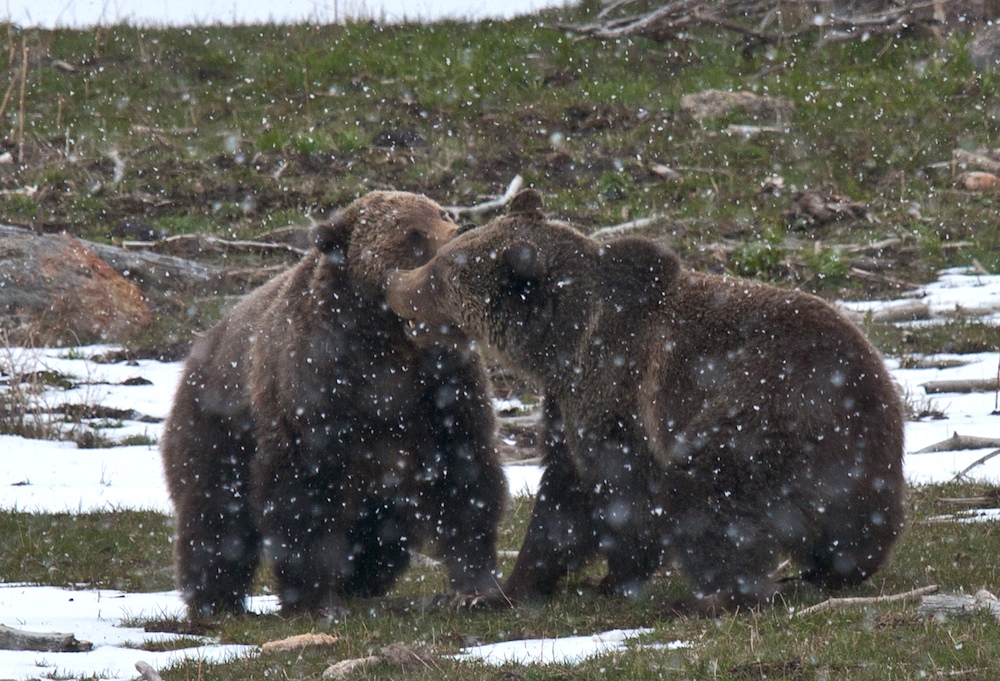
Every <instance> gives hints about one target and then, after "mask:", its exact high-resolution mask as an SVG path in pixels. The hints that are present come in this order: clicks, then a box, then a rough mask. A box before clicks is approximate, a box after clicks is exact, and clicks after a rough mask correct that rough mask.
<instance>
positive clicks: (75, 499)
mask: <svg viewBox="0 0 1000 681" xmlns="http://www.w3.org/2000/svg"><path fill="white" fill-rule="evenodd" d="M923 294H924V295H923V298H922V300H923V301H924V302H925V303H927V304H928V306H929V308H930V309H931V311H932V313H934V314H936V315H943V314H944V313H946V312H947V311H949V310H953V309H954V308H955V306H956V305H960V306H961V307H962V308H963V309H982V310H986V309H989V310H1000V277H986V276H976V275H966V274H961V273H959V272H957V271H949V272H946V273H944V274H943V276H942V278H941V280H940V281H939V282H937V283H936V284H934V285H931V286H928V287H927V289H926V290H925V291H924V292H923ZM890 304H892V303H889V302H881V303H858V304H850V305H849V306H850V307H853V308H855V309H877V308H879V307H880V306H881V307H884V306H886V305H890ZM845 305H846V304H845ZM984 318H986V319H989V320H990V321H991V322H994V323H997V322H1000V315H998V314H997V313H996V312H995V311H994V312H993V313H991V314H988V315H987V316H985V317H984ZM911 323H941V322H940V321H937V322H935V321H929V322H926V321H925V322H911ZM105 350H107V348H94V347H88V348H77V349H73V350H72V351H67V350H65V349H63V350H57V349H49V350H44V351H39V352H38V353H37V354H36V355H34V356H32V357H30V358H21V359H18V358H14V359H15V361H18V362H21V363H22V364H23V363H30V362H36V363H40V364H41V365H43V366H44V367H46V368H48V369H50V370H53V371H56V372H59V373H60V374H62V375H65V376H73V377H76V378H77V380H78V381H79V385H78V386H77V387H75V388H73V389H71V390H69V391H61V390H60V391H52V392H51V393H49V394H48V395H46V396H44V397H43V399H44V400H48V402H47V403H48V404H51V405H56V404H60V403H63V402H74V401H75V402H79V403H85V404H94V403H98V404H101V405H103V406H105V407H113V408H116V409H124V410H132V411H133V412H134V414H130V415H129V418H127V419H126V420H124V421H123V422H122V425H121V427H120V428H103V429H102V430H101V431H100V432H101V433H102V434H104V435H106V436H109V437H112V438H114V439H116V440H121V439H123V438H124V437H125V436H126V435H144V436H146V437H148V438H150V439H153V440H155V439H156V438H158V437H159V430H160V428H161V424H159V423H150V422H144V421H141V420H139V419H140V418H141V417H142V416H148V417H154V419H161V418H163V417H164V416H165V415H166V413H167V411H168V410H169V407H170V400H171V397H172V395H173V392H174V388H175V386H176V384H177V381H178V377H179V373H180V364H179V363H161V362H155V361H139V362H138V363H136V364H133V365H129V364H125V363H118V364H96V363H94V362H92V361H90V360H89V358H91V357H92V356H94V355H98V354H101V353H102V352H103V351H105ZM927 359H930V358H927ZM934 359H939V360H957V361H958V362H957V365H956V362H942V368H919V369H918V368H900V362H899V361H898V360H896V359H892V358H890V359H889V360H888V364H889V367H890V369H891V370H892V373H893V376H894V377H895V378H896V380H897V381H898V382H899V384H900V386H901V388H902V390H903V391H904V394H906V395H907V397H908V399H909V400H910V401H911V402H914V403H917V404H920V405H923V406H932V407H933V411H939V412H942V413H943V416H944V417H943V418H941V419H934V420H923V421H916V422H910V423H908V424H907V427H906V451H907V455H906V461H905V471H906V476H907V478H908V479H909V480H910V481H911V482H912V483H913V484H929V483H935V482H946V481H948V480H951V479H952V478H953V477H954V476H955V475H956V473H958V472H960V471H962V470H964V469H965V468H966V467H967V466H969V465H970V464H972V463H974V462H975V461H977V460H978V459H979V458H981V457H983V456H984V455H986V454H989V453H990V452H991V451H993V449H994V448H989V449H979V450H964V451H953V452H936V453H926V454H920V453H917V452H918V451H919V450H921V449H923V448H925V447H927V446H928V445H932V444H934V443H937V442H940V441H942V440H945V439H947V438H949V437H951V436H952V435H953V434H955V433H956V432H957V433H960V434H961V435H966V436H977V437H984V438H988V437H992V438H996V437H1000V415H997V414H996V413H995V412H996V407H997V405H996V396H995V394H994V393H993V392H988V393H967V394H958V393H952V394H948V393H945V394H936V395H926V394H925V393H924V389H923V387H922V385H923V384H924V383H926V382H928V381H941V380H958V379H977V380H981V379H996V377H997V372H998V368H1000V355H998V353H995V352H992V353H982V354H976V355H961V356H959V355H955V356H935V358H934ZM135 378H143V379H146V382H145V383H144V384H141V385H126V384H125V383H126V382H130V383H131V382H134V381H129V379H135ZM95 425H98V426H100V425H105V426H106V425H108V424H95ZM507 471H508V477H509V479H510V482H511V489H512V490H513V491H514V492H515V493H519V494H530V493H532V492H533V490H534V489H536V488H537V484H538V480H539V477H540V474H541V472H540V470H539V469H538V468H537V467H535V466H523V465H517V466H509V467H508V468H507ZM967 477H969V478H973V479H980V480H988V481H991V482H995V483H1000V456H998V457H995V458H992V459H989V460H988V461H986V462H984V463H982V464H980V465H977V466H975V467H973V468H972V469H971V470H970V471H969V472H968V474H967ZM0 485H2V486H0V508H5V509H10V508H16V509H19V510H22V511H28V512H43V511H49V512H57V511H69V512H82V511H91V510H109V509H110V510H114V509H126V508H129V509H131V508H135V509H149V510H156V511H162V512H164V513H169V512H170V503H169V498H168V496H167V493H166V487H165V484H164V482H163V477H162V472H161V470H160V462H159V456H158V453H157V451H156V447H155V446H152V445H142V446H129V447H111V448H102V449H78V448H77V447H76V446H75V445H74V444H73V443H67V442H51V441H41V440H26V439H24V438H20V437H14V436H9V435H0ZM975 519H977V520H996V519H997V514H996V513H992V514H990V513H984V512H977V513H976V517H975ZM274 606H275V603H274V602H273V599H267V598H265V599H258V600H256V601H255V602H254V603H253V607H254V609H256V610H257V611H260V612H264V611H268V610H270V609H273V608H274ZM182 612H183V606H182V604H181V601H180V599H179V597H178V595H177V594H176V592H167V593H157V594H123V593H119V592H115V591H92V590H80V591H75V590H66V589H57V588H54V587H36V586H28V585H20V584H7V585H0V623H2V624H6V625H7V626H13V627H17V628H21V629H26V630H31V631H48V632H72V633H74V634H76V636H77V637H78V638H81V639H86V640H90V641H92V642H93V643H94V644H95V649H94V651H93V652H89V653H59V654H50V653H32V652H9V651H0V677H2V678H13V679H26V678H33V677H41V676H45V675H46V674H60V675H66V676H70V677H76V676H80V675H88V674H96V675H100V676H101V677H103V678H109V679H131V678H135V677H137V676H138V674H137V673H136V672H135V671H134V663H135V662H136V661H137V660H144V661H146V662H148V663H150V664H151V665H153V666H154V667H156V668H159V667H164V666H169V665H170V664H171V663H173V662H174V661H176V660H177V659H179V657H180V656H188V657H195V658H197V659H205V660H217V659H224V658H225V657H227V656H231V655H243V654H255V652H256V649H254V648H252V647H245V646H244V647H241V646H222V645H217V644H215V643H214V642H212V641H211V640H207V639H206V640H205V641H204V645H202V646H200V647H197V648H187V649H183V650H177V651H171V652H169V653H147V652H144V651H142V650H137V649H136V646H137V645H140V644H141V643H142V642H143V641H150V640H157V639H160V638H166V637H170V636H171V635H170V634H147V633H145V632H143V631H142V630H140V629H134V628H128V627H123V626H120V623H121V622H122V620H123V619H125V620H135V619H140V618H142V617H168V616H173V615H180V614H181V613H182ZM641 633H642V632H637V631H628V632H620V631H616V632H604V633H602V634H594V635H593V636H578V637H571V638H567V639H545V640H537V641H522V642H505V643H503V644H495V645H493V646H486V647H481V648H476V649H471V650H468V651H465V653H464V654H463V657H462V659H478V660H483V661H486V662H489V663H496V662H498V661H503V660H512V661H518V662H524V663H527V662H566V661H568V660H578V659H583V658H585V657H587V656H588V655H593V654H602V653H609V652H614V651H617V650H621V648H622V646H625V645H626V644H625V642H626V640H627V639H630V638H633V637H635V636H638V635H639V634H641ZM670 645H680V644H676V643H675V644H670Z"/></svg>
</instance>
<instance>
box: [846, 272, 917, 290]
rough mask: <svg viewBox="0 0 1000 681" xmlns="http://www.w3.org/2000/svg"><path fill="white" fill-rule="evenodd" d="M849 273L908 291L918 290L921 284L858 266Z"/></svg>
mask: <svg viewBox="0 0 1000 681" xmlns="http://www.w3.org/2000/svg"><path fill="white" fill-rule="evenodd" d="M849 274H850V275H851V276H854V277H857V278H858V279H864V280H865V281H871V282H875V283H878V284H886V285H888V286H892V287H894V288H899V289H903V290H906V291H916V290H917V289H919V288H920V284H914V283H912V282H909V281H903V280H902V279H894V278H893V277H887V276H884V275H882V274H875V273H874V272H869V271H867V270H863V269H860V268H858V267H852V268H851V269H850V272H849Z"/></svg>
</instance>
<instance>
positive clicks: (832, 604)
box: [796, 584, 938, 617]
mask: <svg viewBox="0 0 1000 681" xmlns="http://www.w3.org/2000/svg"><path fill="white" fill-rule="evenodd" d="M937 590H938V586H937V585H936V584H933V585H931V586H923V587H920V588H919V589H914V590H912V591H906V592H904V593H899V594H892V595H889V596H867V597H864V596H859V597H856V598H830V599H827V600H825V601H823V602H822V603H817V604H816V605H813V606H811V607H808V608H805V609H804V610H799V611H798V612H797V613H796V617H804V616H805V615H812V614H813V613H817V612H823V611H825V610H842V609H844V608H851V607H854V606H856V605H872V604H875V603H898V602H900V601H912V600H915V599H917V598H920V597H921V596H926V595H927V594H932V593H936V592H937Z"/></svg>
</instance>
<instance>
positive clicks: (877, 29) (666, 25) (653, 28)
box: [552, 0, 951, 44]
mask: <svg viewBox="0 0 1000 681" xmlns="http://www.w3.org/2000/svg"><path fill="white" fill-rule="evenodd" d="M949 2H951V0H932V1H931V2H924V3H915V4H904V5H903V6H900V7H893V8H891V9H888V10H885V11H882V12H874V13H871V14H857V15H849V16H844V15H839V14H836V13H835V12H831V11H827V12H824V13H823V14H824V16H823V21H822V22H815V21H814V20H813V13H812V12H802V13H800V16H799V17H798V18H797V19H793V20H792V21H791V22H786V24H788V25H786V26H783V27H781V28H778V29H771V30H769V29H770V27H771V26H772V25H773V23H774V22H773V19H774V17H775V12H774V7H773V5H772V4H769V3H757V4H756V5H749V6H748V4H747V3H746V2H743V1H740V0H735V1H734V0H729V1H723V2H711V1H710V0H675V1H674V2H667V3H666V4H663V5H661V6H659V7H655V8H653V9H651V10H649V11H647V12H645V13H636V14H631V15H624V16H619V15H618V14H619V12H620V10H622V9H623V8H625V7H626V6H628V5H631V4H633V3H632V2H631V1H630V0H621V1H619V2H615V3H613V4H612V5H611V6H609V7H607V8H606V9H604V10H603V11H602V12H601V13H600V14H598V15H597V19H598V20H597V21H596V22H594V23H590V24H555V25H554V26H553V27H552V28H555V29H557V30H560V31H567V32H570V33H575V34H577V35H579V36H581V37H584V38H587V37H590V38H597V39H599V40H616V39H618V38H629V37H636V36H641V37H645V38H649V39H651V40H656V41H660V42H662V41H666V40H675V39H678V37H679V35H680V33H681V32H682V31H684V30H688V29H690V28H692V27H695V26H713V27H717V28H722V29H725V30H727V31H732V32H734V33H739V34H741V35H743V36H744V37H746V38H748V39H750V40H753V41H757V42H759V43H761V44H770V43H774V42H777V41H779V40H785V39H789V38H794V37H798V36H802V35H808V34H818V36H819V38H818V42H819V43H821V44H822V43H834V42H844V41H847V40H854V39H858V38H862V37H870V36H872V35H894V34H896V33H899V32H901V31H903V30H906V29H908V28H911V27H913V26H917V25H934V24H937V23H939V21H940V17H941V12H942V5H944V4H947V3H949ZM613 15H615V16H613ZM751 22H757V27H756V28H755V27H753V26H752V25H750V23H751Z"/></svg>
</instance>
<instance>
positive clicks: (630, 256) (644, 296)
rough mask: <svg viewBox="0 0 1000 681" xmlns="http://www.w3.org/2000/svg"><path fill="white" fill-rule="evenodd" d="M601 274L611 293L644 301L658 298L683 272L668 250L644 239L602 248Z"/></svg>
mask: <svg viewBox="0 0 1000 681" xmlns="http://www.w3.org/2000/svg"><path fill="white" fill-rule="evenodd" d="M598 252H599V253H600V258H601V270H602V272H603V274H604V281H605V283H606V284H607V285H608V286H610V288H611V290H612V292H614V293H623V294H625V295H626V296H628V297H630V298H633V299H636V300H639V301H642V300H648V299H649V296H650V294H652V296H653V298H659V297H660V296H662V294H663V293H665V292H666V291H667V290H668V288H669V287H670V286H671V284H672V283H673V281H674V280H675V279H676V278H677V273H678V272H679V271H680V266H681V263H680V259H679V258H678V257H677V254H676V253H674V252H673V251H672V250H670V249H669V248H666V247H665V246H661V245H659V244H657V243H656V242H654V241H650V240H649V239H643V238H641V237H634V236H629V237H622V238H620V239H615V240H614V241H609V242H607V243H605V244H602V245H601V247H600V250H599V251H598Z"/></svg>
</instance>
